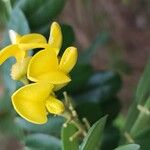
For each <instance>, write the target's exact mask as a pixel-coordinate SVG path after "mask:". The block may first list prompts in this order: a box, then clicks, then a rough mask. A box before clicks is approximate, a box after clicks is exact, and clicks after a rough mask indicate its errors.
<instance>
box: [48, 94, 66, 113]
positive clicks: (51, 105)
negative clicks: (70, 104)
mask: <svg viewBox="0 0 150 150" xmlns="http://www.w3.org/2000/svg"><path fill="white" fill-rule="evenodd" d="M46 108H47V110H48V111H49V112H50V113H52V114H56V115H58V114H61V113H63V111H64V110H65V106H64V104H63V103H62V102H61V101H60V100H58V99H56V98H55V97H53V96H50V98H49V99H48V100H47V101H46Z"/></svg>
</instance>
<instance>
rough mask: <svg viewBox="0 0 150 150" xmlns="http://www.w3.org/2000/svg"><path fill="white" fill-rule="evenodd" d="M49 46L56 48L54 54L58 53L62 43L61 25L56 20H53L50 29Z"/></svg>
mask: <svg viewBox="0 0 150 150" xmlns="http://www.w3.org/2000/svg"><path fill="white" fill-rule="evenodd" d="M48 43H49V44H50V47H52V48H56V51H55V52H56V54H58V53H59V50H60V48H61V44H62V32H61V27H60V25H59V24H58V23H57V22H53V23H52V25H51V29H50V37H49V40H48Z"/></svg>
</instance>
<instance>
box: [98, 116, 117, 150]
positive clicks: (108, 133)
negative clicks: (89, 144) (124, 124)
mask: <svg viewBox="0 0 150 150" xmlns="http://www.w3.org/2000/svg"><path fill="white" fill-rule="evenodd" d="M108 116H109V115H108ZM119 140H120V131H119V129H118V128H117V127H115V126H112V125H110V124H109V125H108V126H107V125H106V128H105V130H104V132H103V139H102V145H101V148H100V150H112V149H114V148H116V147H117V146H118V143H119Z"/></svg>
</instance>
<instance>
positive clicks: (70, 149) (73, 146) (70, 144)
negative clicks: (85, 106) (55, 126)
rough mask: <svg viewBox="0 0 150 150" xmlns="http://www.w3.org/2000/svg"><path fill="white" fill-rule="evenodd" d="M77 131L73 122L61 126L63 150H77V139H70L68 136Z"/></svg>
mask: <svg viewBox="0 0 150 150" xmlns="http://www.w3.org/2000/svg"><path fill="white" fill-rule="evenodd" d="M76 132H77V128H76V127H75V126H74V125H73V124H68V125H67V127H63V128H62V133H61V134H62V137H61V138H62V147H63V148H62V149H63V150H79V141H78V139H77V138H75V139H74V140H73V141H70V137H71V136H73V135H74V134H75V133H76Z"/></svg>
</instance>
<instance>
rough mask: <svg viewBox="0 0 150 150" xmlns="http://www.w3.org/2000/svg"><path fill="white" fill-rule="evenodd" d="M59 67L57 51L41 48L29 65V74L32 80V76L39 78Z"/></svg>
mask: <svg viewBox="0 0 150 150" xmlns="http://www.w3.org/2000/svg"><path fill="white" fill-rule="evenodd" d="M57 68H58V59H57V56H56V53H55V52H54V51H53V50H51V51H48V50H41V51H40V52H38V53H37V54H35V55H34V56H33V57H32V59H31V61H30V63H29V66H28V72H27V76H28V78H29V79H30V80H32V78H35V79H37V80H39V79H38V78H39V76H41V75H43V74H46V73H48V72H51V71H55V70H57Z"/></svg>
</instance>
